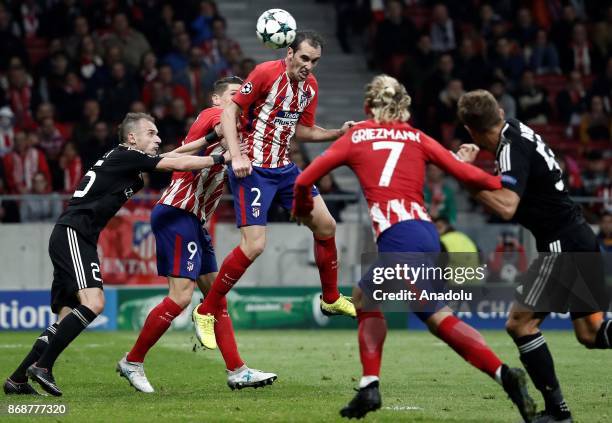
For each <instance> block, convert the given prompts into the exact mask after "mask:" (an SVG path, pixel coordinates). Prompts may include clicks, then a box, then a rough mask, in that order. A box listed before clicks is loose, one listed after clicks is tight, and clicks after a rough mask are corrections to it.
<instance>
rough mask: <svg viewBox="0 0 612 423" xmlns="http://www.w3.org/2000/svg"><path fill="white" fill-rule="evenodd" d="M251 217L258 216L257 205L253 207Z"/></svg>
mask: <svg viewBox="0 0 612 423" xmlns="http://www.w3.org/2000/svg"><path fill="white" fill-rule="evenodd" d="M253 217H256V218H257V217H259V207H253Z"/></svg>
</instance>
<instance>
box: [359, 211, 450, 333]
mask: <svg viewBox="0 0 612 423" xmlns="http://www.w3.org/2000/svg"><path fill="white" fill-rule="evenodd" d="M377 246H378V253H379V254H380V257H381V259H380V260H379V262H377V263H376V264H375V266H385V267H389V266H394V265H395V264H398V263H401V264H408V265H409V266H412V267H419V266H422V265H423V266H435V265H436V253H439V252H440V236H439V235H438V231H437V230H436V227H435V225H434V224H433V223H431V222H428V221H426V220H405V221H402V222H399V223H396V224H394V225H392V226H391V227H390V228H388V229H387V230H385V231H384V232H383V233H381V234H380V235H379V237H378V240H377ZM392 253H397V254H392ZM401 253H417V254H413V255H410V254H401ZM424 253H430V254H424ZM371 281H372V274H371V271H368V272H367V273H366V275H365V276H364V277H363V278H362V280H361V281H360V282H359V287H360V288H361V289H362V290H363V291H365V292H368V293H370V292H371V291H372V289H373V287H372V282H371ZM411 289H413V290H415V291H417V292H418V291H421V290H427V291H430V292H440V291H441V290H442V289H444V286H443V281H429V280H428V281H422V282H421V283H418V282H417V283H416V284H415V285H413V286H412V288H411ZM442 307H444V304H443V303H441V302H436V303H435V304H421V305H420V308H423V309H426V310H427V311H415V314H416V315H417V316H418V318H419V319H420V320H422V321H425V320H427V319H428V318H429V317H430V316H431V315H433V314H434V313H435V312H436V311H438V310H440V309H441V308H442Z"/></svg>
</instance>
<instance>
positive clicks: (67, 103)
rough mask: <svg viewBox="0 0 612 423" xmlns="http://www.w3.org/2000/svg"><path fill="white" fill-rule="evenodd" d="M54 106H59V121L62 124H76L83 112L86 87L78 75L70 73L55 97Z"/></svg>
mask: <svg viewBox="0 0 612 423" xmlns="http://www.w3.org/2000/svg"><path fill="white" fill-rule="evenodd" d="M52 101H53V104H56V105H57V114H58V119H59V120H60V121H62V122H75V121H77V120H78V119H79V117H80V116H81V113H82V112H83V102H84V101H85V87H84V85H83V82H82V81H81V80H80V79H79V77H78V75H77V74H76V73H74V72H68V74H66V77H65V78H64V81H63V83H62V86H61V87H59V89H58V90H57V91H55V93H54V95H53V99H52Z"/></svg>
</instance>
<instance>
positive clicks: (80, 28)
mask: <svg viewBox="0 0 612 423" xmlns="http://www.w3.org/2000/svg"><path fill="white" fill-rule="evenodd" d="M72 28H73V29H72V34H71V35H70V36H68V37H67V38H66V39H64V49H65V50H66V53H68V55H69V56H70V57H71V58H72V59H73V60H76V59H78V56H79V51H81V50H82V47H81V45H82V43H83V39H84V38H85V37H91V39H92V41H93V42H94V46H95V51H98V50H99V48H100V45H99V43H98V40H97V38H95V39H94V35H93V33H92V32H91V30H90V28H89V21H88V20H87V18H86V17H85V16H77V17H76V18H75V19H74V22H73V24H72Z"/></svg>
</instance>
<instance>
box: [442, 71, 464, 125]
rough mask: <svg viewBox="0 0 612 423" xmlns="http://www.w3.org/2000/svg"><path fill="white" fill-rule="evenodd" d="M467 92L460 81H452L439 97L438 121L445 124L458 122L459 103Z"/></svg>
mask: <svg viewBox="0 0 612 423" xmlns="http://www.w3.org/2000/svg"><path fill="white" fill-rule="evenodd" d="M464 93H465V91H464V90H463V83H462V82H461V80H460V79H451V80H450V81H448V84H447V85H446V88H445V89H444V90H442V91H441V92H440V95H438V103H437V106H436V119H437V120H438V121H440V122H445V123H456V122H457V102H459V97H461V96H462V95H463V94H464Z"/></svg>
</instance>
